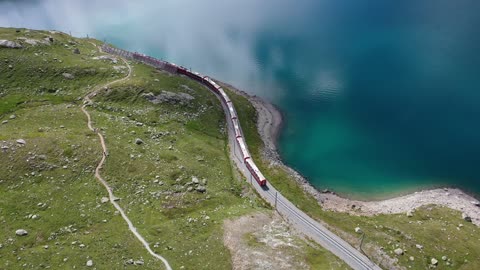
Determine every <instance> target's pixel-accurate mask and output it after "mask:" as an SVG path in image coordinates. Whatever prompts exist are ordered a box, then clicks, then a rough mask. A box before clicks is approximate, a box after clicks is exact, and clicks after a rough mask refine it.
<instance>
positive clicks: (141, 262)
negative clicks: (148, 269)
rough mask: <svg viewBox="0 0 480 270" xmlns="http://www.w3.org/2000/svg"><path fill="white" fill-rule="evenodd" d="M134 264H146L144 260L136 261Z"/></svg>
mask: <svg viewBox="0 0 480 270" xmlns="http://www.w3.org/2000/svg"><path fill="white" fill-rule="evenodd" d="M134 264H135V265H143V264H144V262H143V261H142V260H136V261H135V262H134Z"/></svg>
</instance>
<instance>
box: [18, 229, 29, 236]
mask: <svg viewBox="0 0 480 270" xmlns="http://www.w3.org/2000/svg"><path fill="white" fill-rule="evenodd" d="M15 234H16V235H18V236H25V235H28V232H27V231H26V230H24V229H18V230H16V231H15Z"/></svg>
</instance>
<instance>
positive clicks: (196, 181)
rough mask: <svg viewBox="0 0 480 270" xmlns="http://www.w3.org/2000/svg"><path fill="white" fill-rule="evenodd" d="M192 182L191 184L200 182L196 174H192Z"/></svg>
mask: <svg viewBox="0 0 480 270" xmlns="http://www.w3.org/2000/svg"><path fill="white" fill-rule="evenodd" d="M192 183H193V184H198V183H200V181H199V180H198V178H197V177H196V176H192Z"/></svg>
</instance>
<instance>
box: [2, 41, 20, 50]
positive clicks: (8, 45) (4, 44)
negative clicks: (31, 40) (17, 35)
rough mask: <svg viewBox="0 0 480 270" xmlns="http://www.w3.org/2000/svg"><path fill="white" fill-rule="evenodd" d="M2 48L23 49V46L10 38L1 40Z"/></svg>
mask: <svg viewBox="0 0 480 270" xmlns="http://www.w3.org/2000/svg"><path fill="white" fill-rule="evenodd" d="M0 48H9V49H21V48H23V46H22V45H20V44H18V43H16V42H13V41H10V40H0Z"/></svg>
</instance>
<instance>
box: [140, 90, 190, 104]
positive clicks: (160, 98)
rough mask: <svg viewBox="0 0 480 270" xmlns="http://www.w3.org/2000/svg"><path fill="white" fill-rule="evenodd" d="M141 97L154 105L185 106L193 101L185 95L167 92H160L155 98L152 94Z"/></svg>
mask: <svg viewBox="0 0 480 270" xmlns="http://www.w3.org/2000/svg"><path fill="white" fill-rule="evenodd" d="M142 96H143V97H145V98H146V99H147V100H148V101H150V102H152V103H154V104H159V103H169V104H180V105H185V104H188V103H189V102H190V101H192V100H194V99H195V98H194V97H193V96H191V95H189V94H187V93H173V92H169V91H162V93H160V94H159V95H157V96H155V95H154V94H153V93H146V94H143V95H142Z"/></svg>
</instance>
